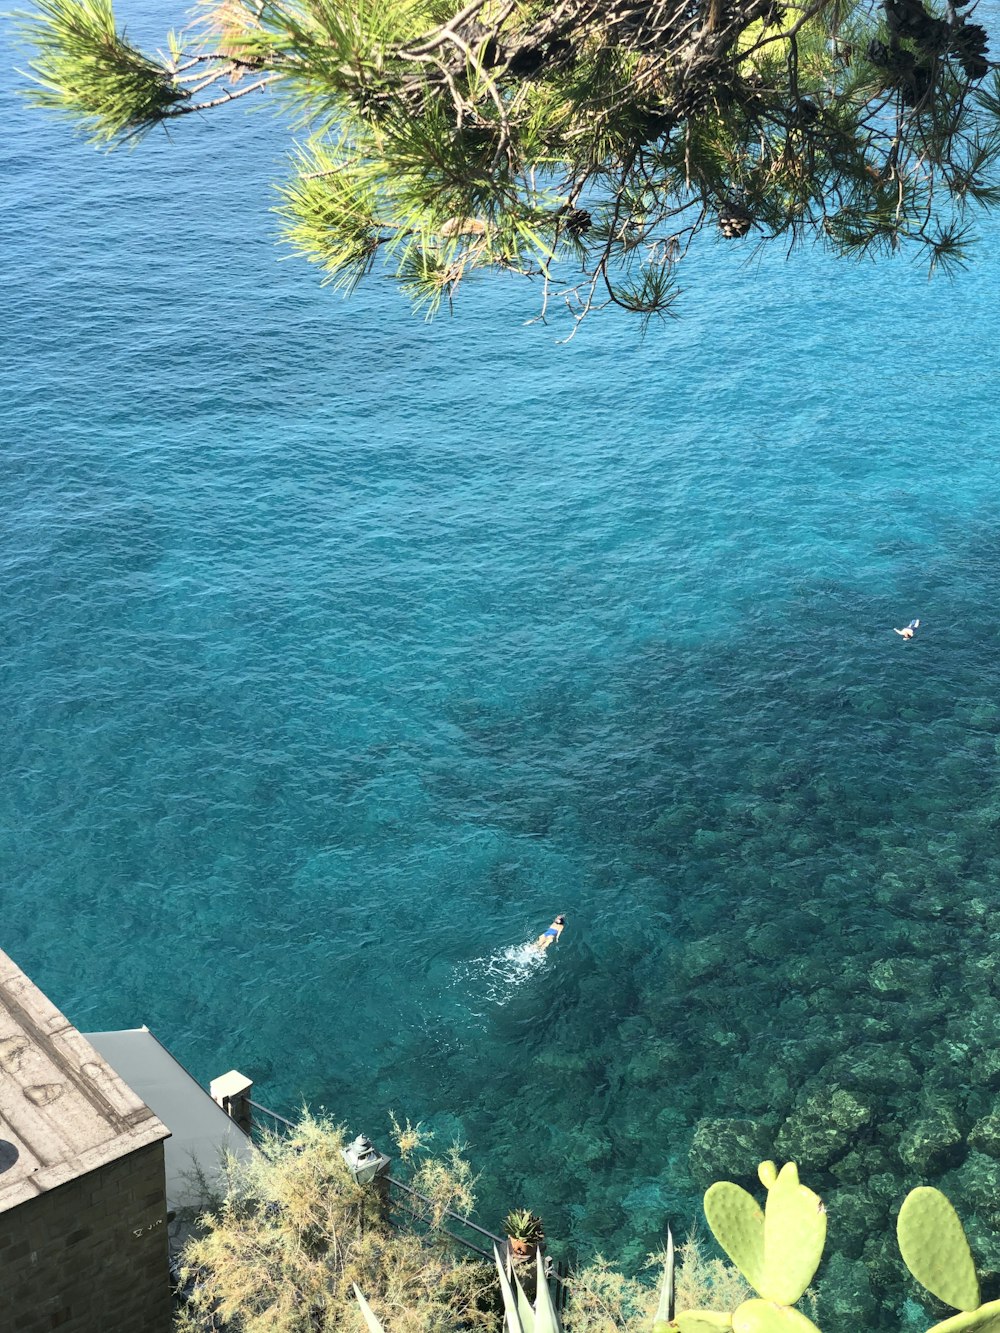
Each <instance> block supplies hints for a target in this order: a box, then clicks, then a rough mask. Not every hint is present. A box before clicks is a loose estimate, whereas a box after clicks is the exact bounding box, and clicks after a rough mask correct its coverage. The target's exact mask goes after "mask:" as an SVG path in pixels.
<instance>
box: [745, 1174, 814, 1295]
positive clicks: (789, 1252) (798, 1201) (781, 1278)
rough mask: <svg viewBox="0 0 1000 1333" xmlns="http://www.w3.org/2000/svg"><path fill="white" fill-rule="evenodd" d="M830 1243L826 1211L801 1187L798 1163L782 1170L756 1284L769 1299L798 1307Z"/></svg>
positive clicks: (771, 1200) (773, 1191)
mask: <svg viewBox="0 0 1000 1333" xmlns="http://www.w3.org/2000/svg"><path fill="white" fill-rule="evenodd" d="M825 1243H826V1209H825V1208H824V1207H823V1203H822V1200H821V1199H820V1197H819V1195H818V1194H814V1193H813V1191H812V1190H811V1189H808V1188H807V1187H806V1186H805V1185H800V1184H799V1173H798V1170H797V1168H796V1166H795V1163H794V1162H789V1163H788V1164H787V1165H786V1166H783V1167H782V1168H781V1171H780V1172H779V1173H778V1176H777V1179H776V1180H775V1182H774V1184H773V1185H772V1186H771V1188H770V1191H769V1192H768V1196H767V1208H766V1210H765V1213H764V1272H763V1278H762V1281H761V1282H760V1283H759V1284H757V1283H754V1285H755V1286H756V1287H757V1290H758V1291H759V1292H760V1294H761V1296H763V1297H764V1299H765V1300H768V1301H775V1302H777V1304H778V1305H794V1304H795V1302H796V1301H797V1300H798V1299H799V1297H800V1296H801V1295H802V1293H803V1292H804V1291H805V1289H806V1287H808V1286H809V1283H810V1282H811V1281H812V1280H813V1277H814V1276H815V1274H816V1269H817V1268H818V1267H819V1261H820V1260H821V1259H822V1257H823V1246H824V1245H825Z"/></svg>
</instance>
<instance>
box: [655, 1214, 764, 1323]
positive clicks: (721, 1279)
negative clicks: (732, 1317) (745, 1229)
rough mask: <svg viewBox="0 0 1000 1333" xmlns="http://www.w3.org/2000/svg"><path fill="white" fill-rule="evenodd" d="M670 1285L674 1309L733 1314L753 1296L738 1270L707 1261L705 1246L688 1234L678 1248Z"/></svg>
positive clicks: (721, 1262) (718, 1262) (693, 1234)
mask: <svg viewBox="0 0 1000 1333" xmlns="http://www.w3.org/2000/svg"><path fill="white" fill-rule="evenodd" d="M678 1258H679V1266H678V1271H677V1277H676V1280H675V1283H674V1293H675V1296H676V1303H677V1309H678V1310H679V1311H681V1310H735V1309H736V1307H737V1306H738V1305H742V1303H743V1302H744V1301H746V1300H749V1299H750V1297H751V1296H753V1295H754V1294H755V1293H754V1291H753V1290H752V1289H751V1287H750V1284H749V1283H748V1282H747V1280H746V1279H745V1278H744V1276H743V1274H742V1273H741V1272H740V1271H739V1269H738V1268H734V1266H733V1265H732V1264H730V1263H727V1262H726V1260H725V1259H710V1258H709V1257H708V1256H707V1255H706V1253H705V1242H704V1241H703V1240H701V1239H700V1238H699V1237H698V1236H697V1235H695V1233H694V1232H692V1233H691V1234H690V1235H689V1236H688V1238H687V1240H686V1241H685V1242H684V1243H683V1245H681V1246H679V1247H678Z"/></svg>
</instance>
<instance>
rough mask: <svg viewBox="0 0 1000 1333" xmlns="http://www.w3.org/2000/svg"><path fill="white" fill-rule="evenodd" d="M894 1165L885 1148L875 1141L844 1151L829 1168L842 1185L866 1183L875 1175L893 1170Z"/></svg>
mask: <svg viewBox="0 0 1000 1333" xmlns="http://www.w3.org/2000/svg"><path fill="white" fill-rule="evenodd" d="M892 1166H893V1163H892V1159H891V1158H890V1156H889V1154H888V1152H886V1150H885V1149H884V1148H882V1147H881V1146H879V1145H878V1144H875V1143H862V1144H859V1145H858V1147H856V1148H852V1149H851V1151H850V1152H847V1153H844V1155H843V1157H841V1159H840V1161H839V1162H833V1163H832V1164H831V1166H830V1168H829V1170H830V1174H831V1175H832V1176H833V1178H834V1179H835V1180H839V1181H840V1183H841V1184H842V1185H866V1184H867V1183H868V1181H869V1180H871V1179H872V1177H873V1176H879V1175H885V1174H886V1173H887V1172H889V1171H891V1170H892Z"/></svg>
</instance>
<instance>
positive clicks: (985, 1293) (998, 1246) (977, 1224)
mask: <svg viewBox="0 0 1000 1333" xmlns="http://www.w3.org/2000/svg"><path fill="white" fill-rule="evenodd" d="M962 1223H963V1225H964V1227H965V1234H966V1235H967V1236H968V1238H969V1245H970V1246H971V1248H972V1253H973V1255H974V1256H975V1260H976V1273H977V1274H978V1275H979V1290H980V1294H981V1296H982V1299H983V1301H984V1302H985V1301H995V1300H997V1299H1000V1235H998V1234H997V1232H996V1231H994V1230H993V1228H992V1227H990V1226H987V1225H986V1223H985V1222H983V1221H982V1220H981V1219H980V1218H978V1217H977V1216H976V1215H975V1214H974V1213H972V1214H969V1215H968V1216H966V1217H963V1218H962Z"/></svg>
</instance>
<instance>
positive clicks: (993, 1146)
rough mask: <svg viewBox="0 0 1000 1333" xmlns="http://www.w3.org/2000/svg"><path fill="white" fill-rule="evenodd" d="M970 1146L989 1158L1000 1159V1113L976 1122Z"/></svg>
mask: <svg viewBox="0 0 1000 1333" xmlns="http://www.w3.org/2000/svg"><path fill="white" fill-rule="evenodd" d="M969 1146H970V1147H971V1148H975V1149H976V1151H977V1152H981V1153H985V1154H986V1155H987V1156H988V1157H1000V1111H993V1112H992V1113H991V1114H990V1115H987V1116H983V1118H982V1120H977V1121H976V1123H975V1124H974V1125H973V1126H972V1129H971V1130H970V1132H969Z"/></svg>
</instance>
